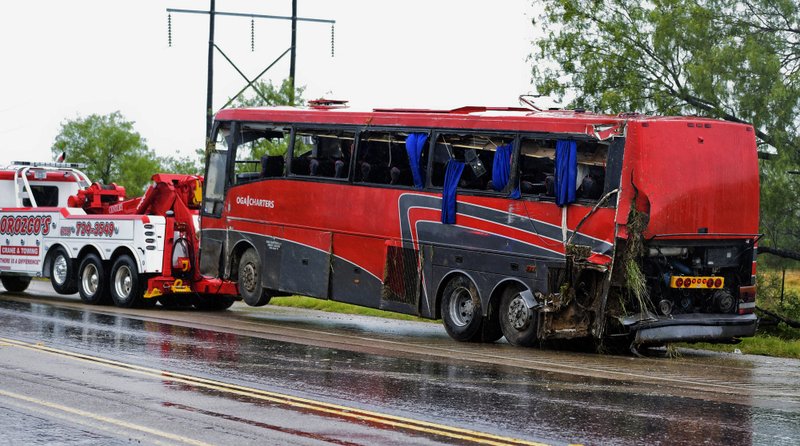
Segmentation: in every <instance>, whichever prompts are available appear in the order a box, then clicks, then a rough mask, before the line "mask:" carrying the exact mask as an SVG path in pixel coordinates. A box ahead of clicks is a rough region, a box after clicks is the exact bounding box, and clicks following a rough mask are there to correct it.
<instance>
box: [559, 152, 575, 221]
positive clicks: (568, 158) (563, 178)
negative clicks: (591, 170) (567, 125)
mask: <svg viewBox="0 0 800 446" xmlns="http://www.w3.org/2000/svg"><path fill="white" fill-rule="evenodd" d="M577 180H578V154H577V149H576V144H575V141H556V175H555V183H556V184H555V185H556V204H557V205H558V206H561V207H563V206H566V205H568V204H570V203H573V202H574V201H575V183H576V182H577Z"/></svg>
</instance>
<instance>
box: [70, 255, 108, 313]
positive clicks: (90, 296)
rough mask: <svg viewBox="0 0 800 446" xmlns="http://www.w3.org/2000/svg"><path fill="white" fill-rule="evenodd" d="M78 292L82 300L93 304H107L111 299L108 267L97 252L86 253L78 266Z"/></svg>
mask: <svg viewBox="0 0 800 446" xmlns="http://www.w3.org/2000/svg"><path fill="white" fill-rule="evenodd" d="M78 293H79V294H80V295H81V300H82V301H84V302H86V303H87V304H91V305H99V304H107V303H109V301H110V300H111V297H110V296H109V294H108V280H107V277H106V269H105V267H104V266H103V261H102V260H100V257H98V256H97V254H94V253H89V254H86V256H85V257H84V258H83V259H82V260H81V265H80V266H79V267H78Z"/></svg>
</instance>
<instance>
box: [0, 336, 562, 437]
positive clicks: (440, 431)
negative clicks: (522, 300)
mask: <svg viewBox="0 0 800 446" xmlns="http://www.w3.org/2000/svg"><path fill="white" fill-rule="evenodd" d="M0 342H4V343H7V344H9V345H13V346H16V347H20V348H25V349H30V350H36V351H41V352H45V353H50V354H53V355H58V356H66V357H69V358H72V359H76V360H82V361H87V362H91V363H94V364H99V365H103V366H106V367H112V368H117V369H122V370H126V371H129V372H134V373H138V374H142V375H147V376H150V377H155V378H158V379H164V378H165V377H167V378H170V379H171V380H173V381H175V382H180V383H185V384H190V385H194V386H198V387H203V388H207V389H211V390H216V391H220V392H225V393H232V394H235V395H240V396H245V397H249V398H255V399H259V400H263V401H268V402H272V403H276V404H282V405H287V406H291V407H296V408H300V409H306V410H312V411H315V412H321V413H326V414H330V415H334V416H337V417H343V418H349V419H355V420H359V421H367V422H371V423H376V424H382V425H385V426H392V427H396V428H401V429H407V430H411V431H415V432H423V433H426V434H432V435H437V436H442V437H446V438H452V439H457V440H462V441H468V442H472V443H478V444H486V445H492V446H508V445H525V446H546V445H545V444H544V443H538V442H533V441H527V440H521V439H516V438H511V437H503V436H500V435H493V434H488V433H483V432H478V431H473V430H469V429H462V428H458V427H451V426H446V425H442V424H437V423H431V422H427V421H420V420H414V419H410V418H405V417H399V416H395V415H388V414H382V413H378V412H372V411H369V410H363V409H357V408H354V407H347V406H341V405H338V404H331V403H326V402H322V401H316V400H311V399H307V398H300V397H295V396H291V395H285V394H281V393H276V392H270V391H266V390H260V389H255V388H251V387H245V386H239V385H236V384H228V383H224V382H221V381H216V380H211V379H206V378H200V377H195V376H191V375H184V374H180V373H174V372H169V371H165V370H158V369H153V368H149V367H143V366H138V365H134V364H126V363H123V362H119V361H114V360H110V359H103V358H98V357H95V356H89V355H84V354H81V353H74V352H69V351H65V350H60V349H56V348H52V347H46V346H43V345H38V344H31V343H27V342H22V341H16V340H12V339H5V338H0Z"/></svg>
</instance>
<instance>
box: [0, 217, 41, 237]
mask: <svg viewBox="0 0 800 446" xmlns="http://www.w3.org/2000/svg"><path fill="white" fill-rule="evenodd" d="M52 221H53V217H51V216H50V215H18V216H10V215H7V216H4V217H3V218H0V234H2V235H39V234H42V235H47V234H49V233H50V223H51V222H52Z"/></svg>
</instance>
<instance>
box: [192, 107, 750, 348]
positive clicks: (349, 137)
mask: <svg viewBox="0 0 800 446" xmlns="http://www.w3.org/2000/svg"><path fill="white" fill-rule="evenodd" d="M212 140H213V141H214V142H215V145H214V146H213V147H209V154H208V162H207V169H206V188H205V197H204V201H203V208H202V212H201V218H202V222H201V228H202V234H201V251H200V268H201V272H202V274H204V275H211V276H215V277H221V278H226V279H232V280H235V281H237V282H238V286H239V292H240V294H241V295H242V297H243V299H244V300H245V302H247V303H248V304H250V305H256V306H257V305H264V304H266V303H267V302H268V301H269V299H270V297H271V296H276V295H289V294H301V295H306V296H312V297H316V298H320V299H332V300H335V301H340V302H346V303H350V304H356V305H361V306H366V307H373V308H381V309H384V310H389V311H395V312H400V313H407V314H414V315H419V316H421V317H423V318H431V319H439V318H441V319H442V320H443V323H444V326H445V328H446V330H447V333H448V334H449V335H450V336H451V337H452V338H453V339H455V340H458V341H480V342H494V341H496V340H498V339H500V338H501V337H503V336H505V338H506V339H507V340H508V341H509V342H510V343H512V344H515V345H531V344H534V343H539V342H542V341H549V340H559V339H576V340H580V341H581V342H583V341H587V342H598V341H608V340H613V339H617V340H623V341H625V342H631V346H632V347H636V346H640V345H658V344H663V343H666V342H673V341H689V342H692V341H709V342H730V341H734V340H736V339H737V338H739V337H744V336H752V335H753V334H754V333H755V330H756V325H757V322H758V319H757V318H756V316H755V315H754V314H753V310H754V307H755V293H756V290H755V272H756V271H755V270H756V266H755V256H756V242H757V240H758V234H757V232H758V206H759V182H758V181H759V180H758V166H757V154H756V142H755V135H754V131H753V128H752V127H751V126H749V125H743V124H737V123H731V122H723V121H717V120H710V119H704V118H698V117H651V116H641V115H636V114H623V115H619V116H608V115H597V114H591V113H586V112H583V111H581V110H574V111H573V110H551V111H538V110H530V109H526V108H490V107H462V108H458V109H454V110H416V109H376V110H373V111H370V112H359V111H353V110H351V109H349V108H348V107H346V106H345V105H344V104H342V103H339V102H324V101H319V102H314V103H312V104H311V106H309V107H305V108H289V107H275V108H243V109H229V110H222V111H220V112H219V113H218V114H217V115H216V120H215V126H214V134H213V138H212Z"/></svg>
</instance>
